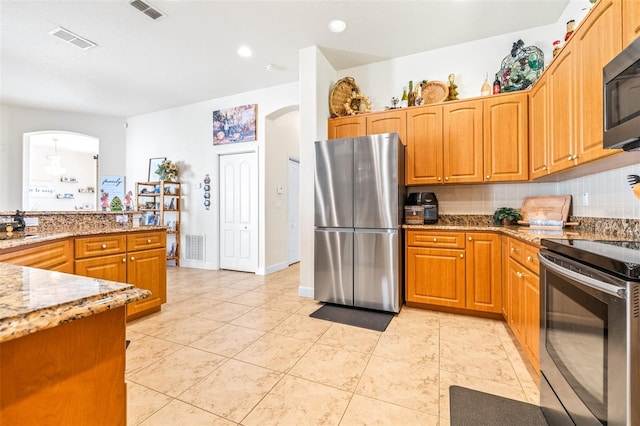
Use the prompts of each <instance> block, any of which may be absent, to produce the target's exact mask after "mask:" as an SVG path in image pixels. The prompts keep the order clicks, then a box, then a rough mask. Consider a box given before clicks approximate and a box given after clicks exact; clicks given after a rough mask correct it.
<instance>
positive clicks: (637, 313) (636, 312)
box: [631, 285, 640, 318]
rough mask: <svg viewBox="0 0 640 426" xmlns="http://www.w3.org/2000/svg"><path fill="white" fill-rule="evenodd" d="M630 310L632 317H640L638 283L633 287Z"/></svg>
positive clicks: (639, 287) (639, 289)
mask: <svg viewBox="0 0 640 426" xmlns="http://www.w3.org/2000/svg"><path fill="white" fill-rule="evenodd" d="M631 310H632V315H633V317H634V318H640V286H638V285H637V286H634V287H633V294H632V295H631Z"/></svg>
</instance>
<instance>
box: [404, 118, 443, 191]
mask: <svg viewBox="0 0 640 426" xmlns="http://www.w3.org/2000/svg"><path fill="white" fill-rule="evenodd" d="M406 164H407V167H406V179H405V183H406V184H407V185H430V184H436V183H442V106H435V107H424V108H416V109H410V110H408V111H407V156H406Z"/></svg>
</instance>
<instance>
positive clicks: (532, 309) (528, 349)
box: [522, 273, 540, 371]
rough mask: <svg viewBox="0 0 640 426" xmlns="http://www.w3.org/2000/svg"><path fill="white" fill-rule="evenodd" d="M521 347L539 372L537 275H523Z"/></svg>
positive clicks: (538, 289) (538, 282)
mask: <svg viewBox="0 0 640 426" xmlns="http://www.w3.org/2000/svg"><path fill="white" fill-rule="evenodd" d="M522 281H524V286H523V293H524V294H523V295H524V306H523V322H524V326H523V331H524V333H523V334H524V342H523V345H522V346H523V347H524V350H525V353H526V354H527V357H528V358H529V361H531V363H532V364H533V366H534V367H535V369H536V370H537V371H540V279H539V278H538V275H536V274H532V273H524V276H523V280H522Z"/></svg>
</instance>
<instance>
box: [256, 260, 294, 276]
mask: <svg viewBox="0 0 640 426" xmlns="http://www.w3.org/2000/svg"><path fill="white" fill-rule="evenodd" d="M288 267H289V263H288V262H280V263H276V264H275V265H271V266H268V267H266V268H258V270H257V271H256V275H269V274H273V273H274V272H278V271H281V270H283V269H287V268H288Z"/></svg>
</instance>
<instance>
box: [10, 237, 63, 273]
mask: <svg viewBox="0 0 640 426" xmlns="http://www.w3.org/2000/svg"><path fill="white" fill-rule="evenodd" d="M0 262H6V263H11V264H13V265H20V266H30V267H32V268H40V269H47V270H50V271H57V272H66V273H69V274H72V273H73V245H72V243H71V240H68V239H66V240H62V241H55V242H51V243H45V244H42V245H38V246H36V247H26V248H21V249H16V250H14V251H11V252H9V253H3V254H2V255H0Z"/></svg>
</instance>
